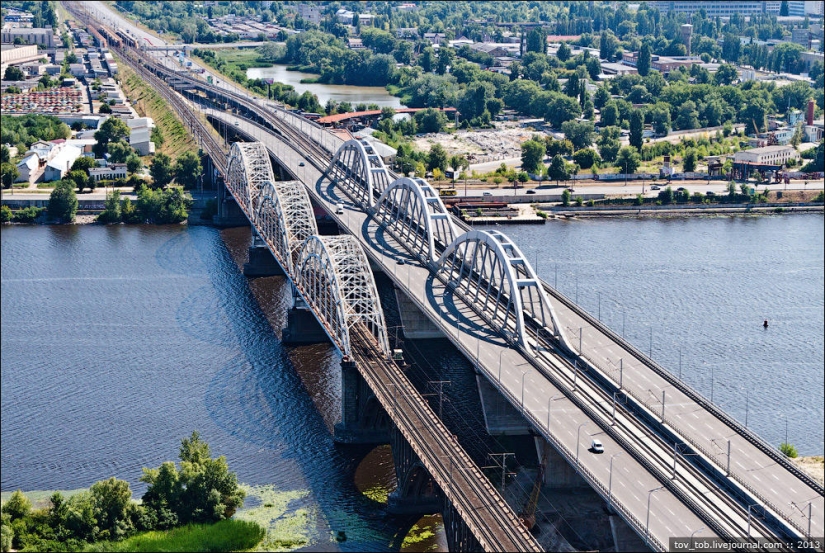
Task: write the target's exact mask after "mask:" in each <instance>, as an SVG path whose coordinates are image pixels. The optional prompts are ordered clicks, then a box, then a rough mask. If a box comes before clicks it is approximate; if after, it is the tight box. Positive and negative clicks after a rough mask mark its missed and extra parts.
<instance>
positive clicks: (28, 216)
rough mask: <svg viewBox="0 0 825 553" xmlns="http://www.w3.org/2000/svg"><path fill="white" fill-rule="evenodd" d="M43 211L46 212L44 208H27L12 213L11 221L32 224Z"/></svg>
mask: <svg viewBox="0 0 825 553" xmlns="http://www.w3.org/2000/svg"><path fill="white" fill-rule="evenodd" d="M44 211H46V208H45V207H35V206H29V207H27V208H25V209H21V210H18V211H16V212H14V214H13V215H12V220H13V221H14V222H15V223H34V222H35V221H36V220H37V218H38V217H40V214H41V213H43V212H44Z"/></svg>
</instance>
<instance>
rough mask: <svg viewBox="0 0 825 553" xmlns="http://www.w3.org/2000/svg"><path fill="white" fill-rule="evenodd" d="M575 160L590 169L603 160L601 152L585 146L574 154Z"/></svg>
mask: <svg viewBox="0 0 825 553" xmlns="http://www.w3.org/2000/svg"><path fill="white" fill-rule="evenodd" d="M573 161H575V162H576V163H577V164H578V165H579V167H581V168H582V169H590V168H591V167H593V166H594V165H598V163H599V162H600V161H601V158H600V157H599V154H598V153H597V152H596V150H594V149H592V148H584V149H582V150H579V151H578V152H576V153H575V154H573Z"/></svg>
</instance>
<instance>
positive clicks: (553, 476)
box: [536, 436, 590, 489]
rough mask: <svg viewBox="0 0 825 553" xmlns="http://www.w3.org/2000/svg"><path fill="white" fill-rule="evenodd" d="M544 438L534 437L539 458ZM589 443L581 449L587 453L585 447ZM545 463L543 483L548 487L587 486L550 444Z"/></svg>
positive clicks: (587, 445) (586, 445)
mask: <svg viewBox="0 0 825 553" xmlns="http://www.w3.org/2000/svg"><path fill="white" fill-rule="evenodd" d="M544 444H545V439H544V438H543V437H541V436H537V437H536V452H537V453H538V456H539V459H541V455H542V450H543V449H544V447H545V445H544ZM587 447H589V444H583V445H582V446H581V449H582V450H584V453H585V454H587V451H586V448H587ZM546 462H547V465H546V466H545V469H544V483H545V484H546V485H547V487H549V488H556V489H569V488H589V487H590V486H589V485H588V483H587V482H586V481H585V480H584V478H582V477H581V476H580V475H579V473H577V472H576V469H575V468H574V467H572V466H570V464H569V463H568V462H567V460H566V459H565V458H564V457H562V456H561V455H560V454H559V452H558V451H556V449H555V448H554V447H552V446H548V447H547V461H546Z"/></svg>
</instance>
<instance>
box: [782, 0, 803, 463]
mask: <svg viewBox="0 0 825 553" xmlns="http://www.w3.org/2000/svg"><path fill="white" fill-rule="evenodd" d="M783 3H787V2H783ZM779 451H781V452H782V453H783V454H784V455H785V456H786V457H790V458H791V459H796V458H797V457H798V456H799V453H798V452H797V450H796V447H794V446H793V444H789V443H786V442H782V443H781V444H779Z"/></svg>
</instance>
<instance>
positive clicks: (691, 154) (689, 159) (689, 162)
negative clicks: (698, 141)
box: [682, 148, 697, 173]
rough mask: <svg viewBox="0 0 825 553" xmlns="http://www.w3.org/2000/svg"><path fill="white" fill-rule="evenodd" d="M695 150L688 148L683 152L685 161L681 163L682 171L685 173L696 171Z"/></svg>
mask: <svg viewBox="0 0 825 553" xmlns="http://www.w3.org/2000/svg"><path fill="white" fill-rule="evenodd" d="M696 158H697V155H696V150H695V149H694V148H688V149H687V150H686V151H685V159H684V160H683V161H682V169H683V170H684V172H685V173H692V172H693V171H695V170H696Z"/></svg>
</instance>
